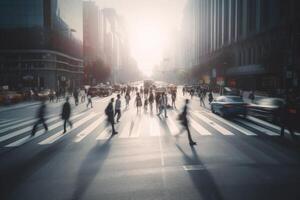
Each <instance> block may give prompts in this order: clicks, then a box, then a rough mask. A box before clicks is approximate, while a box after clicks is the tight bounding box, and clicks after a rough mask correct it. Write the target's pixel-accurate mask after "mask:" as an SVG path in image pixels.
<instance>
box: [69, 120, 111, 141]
mask: <svg viewBox="0 0 300 200" xmlns="http://www.w3.org/2000/svg"><path fill="white" fill-rule="evenodd" d="M105 118H106V117H105V116H103V115H102V116H101V117H100V119H99V120H96V121H95V122H93V123H92V124H91V125H89V126H88V127H87V128H85V129H84V130H83V131H81V132H80V133H79V134H77V135H76V138H75V139H74V142H76V143H78V142H80V141H81V140H83V139H84V138H85V137H86V136H88V135H89V134H90V133H92V132H93V131H94V130H95V129H96V128H97V127H98V126H100V124H102V123H103V121H104V120H105Z"/></svg>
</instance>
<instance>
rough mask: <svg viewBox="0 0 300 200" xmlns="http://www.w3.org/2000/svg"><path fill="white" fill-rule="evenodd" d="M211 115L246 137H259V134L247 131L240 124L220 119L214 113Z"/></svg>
mask: <svg viewBox="0 0 300 200" xmlns="http://www.w3.org/2000/svg"><path fill="white" fill-rule="evenodd" d="M209 115H210V116H212V117H214V118H216V119H217V120H219V121H221V122H223V123H224V124H227V125H228V126H230V127H232V128H234V129H236V130H238V131H239V132H241V133H243V134H245V135H248V136H257V134H255V133H254V132H252V131H250V130H248V129H245V128H244V127H242V126H240V125H238V124H236V123H234V122H231V121H228V120H226V119H224V118H222V117H219V116H217V115H215V114H212V113H209Z"/></svg>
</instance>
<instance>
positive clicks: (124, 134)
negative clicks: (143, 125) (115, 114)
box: [119, 120, 133, 138]
mask: <svg viewBox="0 0 300 200" xmlns="http://www.w3.org/2000/svg"><path fill="white" fill-rule="evenodd" d="M132 126H133V121H132V120H130V121H128V122H127V123H126V124H125V127H124V128H123V130H122V131H121V133H120V136H119V138H129V135H130V130H131V128H132Z"/></svg>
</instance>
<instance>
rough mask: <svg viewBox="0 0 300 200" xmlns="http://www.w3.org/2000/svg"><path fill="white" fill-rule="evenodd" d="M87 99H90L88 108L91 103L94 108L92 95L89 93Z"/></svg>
mask: <svg viewBox="0 0 300 200" xmlns="http://www.w3.org/2000/svg"><path fill="white" fill-rule="evenodd" d="M87 99H88V102H87V104H86V107H87V108H88V107H89V105H91V108H93V102H92V96H91V95H90V94H89V93H88V95H87Z"/></svg>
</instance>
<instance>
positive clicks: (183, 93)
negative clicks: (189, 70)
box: [182, 87, 185, 96]
mask: <svg viewBox="0 0 300 200" xmlns="http://www.w3.org/2000/svg"><path fill="white" fill-rule="evenodd" d="M182 95H183V96H185V87H183V88H182Z"/></svg>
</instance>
